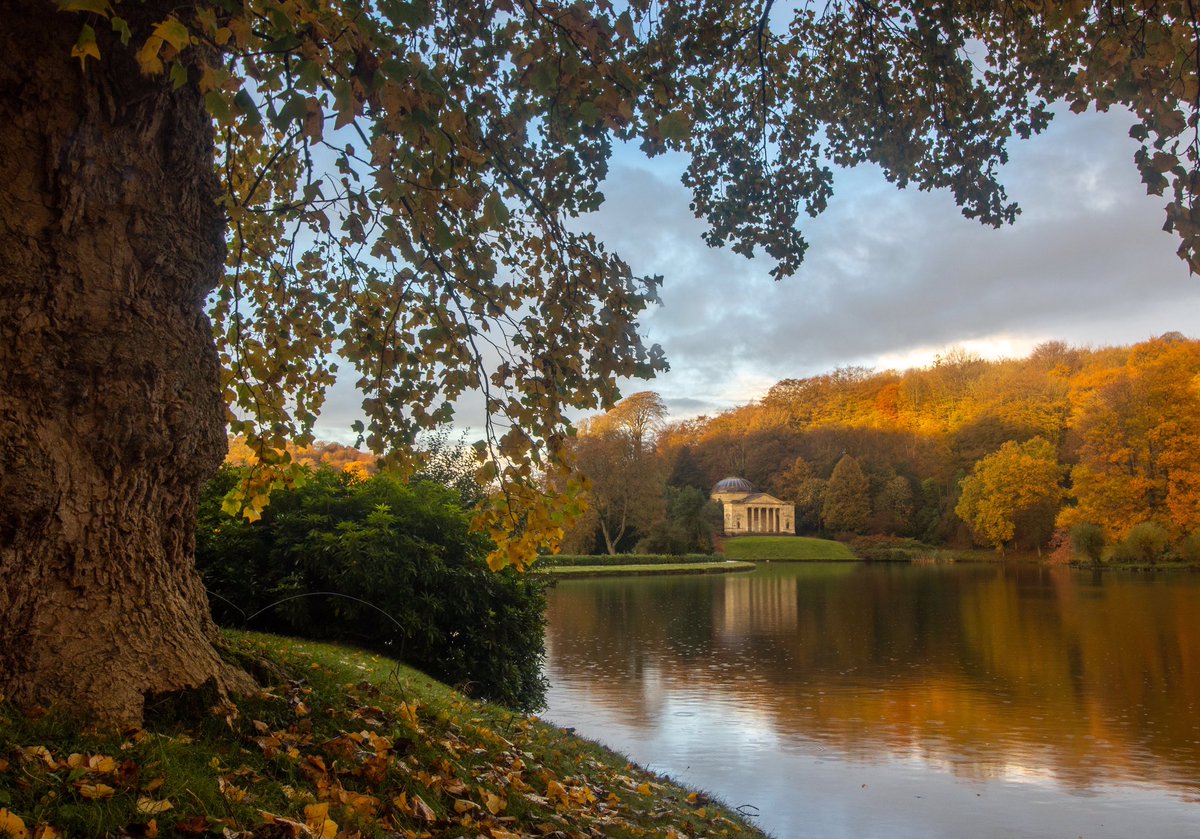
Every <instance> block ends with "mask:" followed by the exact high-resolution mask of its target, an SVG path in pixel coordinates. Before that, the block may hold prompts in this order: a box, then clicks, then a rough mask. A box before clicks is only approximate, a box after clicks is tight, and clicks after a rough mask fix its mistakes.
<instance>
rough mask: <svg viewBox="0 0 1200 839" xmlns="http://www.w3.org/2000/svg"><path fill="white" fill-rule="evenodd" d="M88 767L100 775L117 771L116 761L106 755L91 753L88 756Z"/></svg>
mask: <svg viewBox="0 0 1200 839" xmlns="http://www.w3.org/2000/svg"><path fill="white" fill-rule="evenodd" d="M88 769H90V770H91V771H93V772H96V773H98V774H100V775H111V774H113V773H114V772H116V771H117V762H116V761H115V760H113V759H112V758H111V757H108V756H107V755H92V756H91V757H90V758H88Z"/></svg>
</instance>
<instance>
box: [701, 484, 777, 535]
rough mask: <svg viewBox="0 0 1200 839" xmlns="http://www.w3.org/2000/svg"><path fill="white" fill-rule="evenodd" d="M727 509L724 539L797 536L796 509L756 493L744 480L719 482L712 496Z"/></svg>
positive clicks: (765, 494)
mask: <svg viewBox="0 0 1200 839" xmlns="http://www.w3.org/2000/svg"><path fill="white" fill-rule="evenodd" d="M710 497H711V498H712V500H713V501H716V502H717V503H719V504H720V505H721V506H722V507H723V508H724V509H725V535H726V536H743V535H745V534H747V533H772V534H777V535H785V534H786V535H791V536H794V535H795V534H796V505H795V504H788V503H787V502H786V501H780V500H779V499H778V498H776V497H775V496H773V495H767V493H765V492H755V491H754V486H753V485H752V484H751V483H750V482H749V481H747V480H746V479H745V478H725V479H724V480H720V481H717V485H716V486H714V487H713V489H712V494H711V496H710Z"/></svg>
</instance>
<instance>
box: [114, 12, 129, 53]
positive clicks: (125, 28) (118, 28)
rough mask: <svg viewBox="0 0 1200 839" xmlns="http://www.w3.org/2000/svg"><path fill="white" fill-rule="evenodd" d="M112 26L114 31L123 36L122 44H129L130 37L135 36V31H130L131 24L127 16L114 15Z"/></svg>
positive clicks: (124, 45) (125, 45)
mask: <svg viewBox="0 0 1200 839" xmlns="http://www.w3.org/2000/svg"><path fill="white" fill-rule="evenodd" d="M112 28H113V32H116V33H117V34H118V35H119V36H120V37H121V46H123V47H127V46H129V39H130V38H132V37H133V33H132V32H130V31H129V24H128V23H127V22H126V20H125V18H123V17H117V16H116V15H113V19H112Z"/></svg>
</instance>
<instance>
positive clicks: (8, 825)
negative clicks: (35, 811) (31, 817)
mask: <svg viewBox="0 0 1200 839" xmlns="http://www.w3.org/2000/svg"><path fill="white" fill-rule="evenodd" d="M0 833H3V834H4V835H5V836H9V837H11V839H29V830H28V829H26V827H25V820H24V819H22V818H21V817H20V816H18V815H17V814H16V813H13V812H10V811H9V810H5V809H3V808H0Z"/></svg>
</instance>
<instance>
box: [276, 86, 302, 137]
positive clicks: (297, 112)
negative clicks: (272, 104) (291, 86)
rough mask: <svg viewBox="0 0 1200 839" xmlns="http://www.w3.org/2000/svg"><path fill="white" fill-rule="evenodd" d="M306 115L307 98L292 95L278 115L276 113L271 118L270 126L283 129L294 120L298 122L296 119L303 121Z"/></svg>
mask: <svg viewBox="0 0 1200 839" xmlns="http://www.w3.org/2000/svg"><path fill="white" fill-rule="evenodd" d="M307 113H308V99H307V97H305V96H303V95H301V94H299V93H292V97H291V98H290V99H288V101H287V103H286V104H284V106H283V107H282V108H281V109H280V110H279V113H277V114H276V115H275V116H274V117H272V118H271V124H272V125H274V126H275V127H276V128H283V127H285V126H286V125H287V124H288V123H289V122H293V121H294V120H298V119H303V118H304V115H305V114H307Z"/></svg>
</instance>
